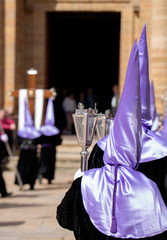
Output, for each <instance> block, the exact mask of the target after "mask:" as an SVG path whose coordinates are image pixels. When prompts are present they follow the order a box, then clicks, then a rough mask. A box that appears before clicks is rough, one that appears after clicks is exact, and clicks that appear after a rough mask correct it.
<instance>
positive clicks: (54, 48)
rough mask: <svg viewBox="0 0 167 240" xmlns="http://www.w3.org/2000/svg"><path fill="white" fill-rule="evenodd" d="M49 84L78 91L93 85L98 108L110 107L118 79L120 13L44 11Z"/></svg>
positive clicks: (77, 95)
mask: <svg viewBox="0 0 167 240" xmlns="http://www.w3.org/2000/svg"><path fill="white" fill-rule="evenodd" d="M47 31H48V34H47V36H48V39H47V46H48V48H47V54H48V57H47V77H48V82H49V87H56V88H57V89H59V90H61V89H62V88H67V89H68V90H69V91H73V92H74V94H75V97H76V99H77V98H78V97H79V93H80V92H81V91H84V92H85V93H86V91H87V89H88V88H89V87H91V88H93V90H94V93H95V94H96V96H97V97H98V109H99V110H100V111H101V112H104V111H105V110H106V109H108V108H110V99H111V96H112V94H113V93H112V86H113V85H114V84H118V78H119V76H118V75H119V41H120V13H115V12H49V13H47Z"/></svg>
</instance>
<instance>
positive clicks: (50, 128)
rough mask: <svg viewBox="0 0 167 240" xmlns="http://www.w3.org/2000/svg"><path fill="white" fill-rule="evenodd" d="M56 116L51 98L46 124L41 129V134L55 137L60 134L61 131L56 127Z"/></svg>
mask: <svg viewBox="0 0 167 240" xmlns="http://www.w3.org/2000/svg"><path fill="white" fill-rule="evenodd" d="M54 124H55V116H54V108H53V101H52V98H49V100H48V105H47V109H46V115H45V122H44V125H43V126H42V127H41V128H40V132H41V133H42V134H43V135H45V136H53V135H57V134H59V133H60V131H59V129H58V128H57V127H56V126H55V125H54Z"/></svg>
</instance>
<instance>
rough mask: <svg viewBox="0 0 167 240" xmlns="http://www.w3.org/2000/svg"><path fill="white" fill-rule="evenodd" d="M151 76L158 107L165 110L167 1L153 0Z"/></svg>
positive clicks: (161, 110)
mask: <svg viewBox="0 0 167 240" xmlns="http://www.w3.org/2000/svg"><path fill="white" fill-rule="evenodd" d="M150 50H151V58H150V66H151V68H150V70H151V71H150V78H151V79H152V80H153V82H154V88H155V97H156V107H157V111H158V112H161V113H162V112H163V111H164V110H163V105H162V101H161V96H162V95H163V93H164V91H167V1H166V0H152V25H151V49H150ZM151 79H150V80H151Z"/></svg>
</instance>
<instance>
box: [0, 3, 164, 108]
mask: <svg viewBox="0 0 167 240" xmlns="http://www.w3.org/2000/svg"><path fill="white" fill-rule="evenodd" d="M0 4H1V5H2V4H3V1H0ZM0 9H1V10H0V11H1V12H0V20H1V19H2V20H3V11H2V8H1V7H0ZM157 9H158V11H157ZM51 11H52V12H56V11H78V12H79V11H95V12H98V11H103V12H105V11H115V12H120V13H121V28H120V62H119V86H120V94H121V91H122V87H123V84H124V80H125V74H126V68H127V64H128V59H129V54H130V51H131V48H132V45H133V42H134V39H135V38H137V40H139V37H140V34H141V31H142V28H143V26H144V24H145V23H146V24H147V40H148V51H149V61H150V78H152V79H153V80H154V81H155V92H156V102H157V109H158V111H161V112H162V111H163V109H162V103H161V101H160V100H159V99H160V96H161V94H162V93H163V91H164V89H166V85H167V79H166V76H167V72H166V71H167V66H166V65H167V57H166V55H167V54H166V52H167V44H166V41H167V40H166V39H167V31H166V26H167V2H166V0H160V1H159V0H114V1H113V0H106V1H103V0H92V1H88V0H82V1H77V0H73V1H70V0H48V1H45V0H33V1H32V0H25V1H22V0H6V1H5V16H6V17H5V25H4V26H5V27H4V33H5V35H4V36H5V45H3V40H2V39H3V35H2V33H3V31H2V32H1V31H0V32H1V33H0V34H1V35H0V56H3V49H4V50H5V52H4V55H5V62H4V67H5V68H4V70H5V71H4V82H5V98H4V101H5V106H7V105H9V104H12V103H11V101H9V97H8V95H7V91H8V90H9V89H10V88H15V87H17V88H21V87H26V86H27V75H26V71H27V69H29V68H31V67H33V68H35V69H36V70H38V75H37V82H36V86H37V87H38V88H44V87H47V82H48V79H47V69H46V68H47V62H46V61H47V57H46V56H47V52H46V49H47V48H46V45H47V17H46V15H47V12H51ZM16 23H17V24H16ZM1 28H3V24H2V22H1V23H0V29H1ZM0 61H1V62H2V65H0V67H1V68H0V69H1V70H0V81H2V80H1V79H2V78H3V57H1V59H0ZM2 94H3V93H1V95H2ZM0 103H1V104H2V101H1V102H0Z"/></svg>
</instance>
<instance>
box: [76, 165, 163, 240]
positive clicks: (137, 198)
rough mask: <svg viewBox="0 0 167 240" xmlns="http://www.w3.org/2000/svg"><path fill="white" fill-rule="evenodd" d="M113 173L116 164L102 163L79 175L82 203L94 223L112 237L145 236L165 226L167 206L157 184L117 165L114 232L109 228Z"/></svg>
mask: <svg viewBox="0 0 167 240" xmlns="http://www.w3.org/2000/svg"><path fill="white" fill-rule="evenodd" d="M114 175H115V166H114V165H105V166H104V167H102V168H100V169H97V170H96V171H95V170H94V169H91V170H89V171H86V172H85V173H84V175H83V177H82V183H81V186H82V187H81V192H82V197H83V204H84V207H85V210H86V212H87V213H88V215H89V217H90V220H91V222H92V223H93V225H94V226H95V227H96V228H97V229H98V230H99V231H100V232H102V233H103V234H105V235H107V236H113V237H115V238H134V239H137V238H144V237H150V236H154V235H156V234H159V233H161V232H163V231H165V230H167V208H166V206H165V203H164V201H163V200H162V197H161V194H160V192H159V190H158V188H157V186H156V184H155V183H154V182H153V181H151V180H150V179H148V178H147V177H146V176H145V175H144V174H142V173H140V172H137V171H135V170H133V169H132V168H131V167H123V166H118V168H117V191H116V198H115V216H116V219H117V232H116V233H113V232H111V230H112V229H111V228H112V211H113V202H112V198H113V191H114V181H115V178H114ZM88 186H89V187H88ZM106 203H107V204H106Z"/></svg>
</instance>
